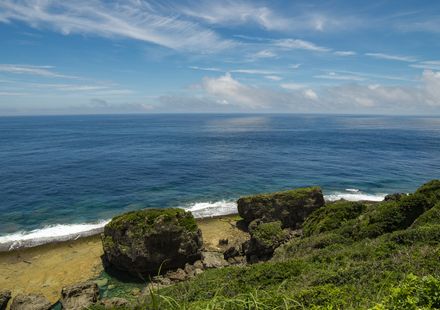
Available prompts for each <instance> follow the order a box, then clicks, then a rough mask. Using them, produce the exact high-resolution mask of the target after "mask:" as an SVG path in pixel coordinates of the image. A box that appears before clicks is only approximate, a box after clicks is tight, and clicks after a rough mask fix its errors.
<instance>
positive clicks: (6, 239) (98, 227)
mask: <svg viewBox="0 0 440 310" xmlns="http://www.w3.org/2000/svg"><path fill="white" fill-rule="evenodd" d="M385 196H386V194H385V193H375V194H371V193H365V192H362V191H361V190H358V189H345V191H335V192H330V193H328V194H327V195H324V199H325V200H326V202H333V201H337V200H339V199H345V200H348V201H371V202H378V201H382V200H383V199H384V197H385ZM182 209H184V210H186V211H190V212H191V213H193V215H194V217H196V219H197V220H203V219H210V218H218V217H224V216H230V215H236V214H238V210H237V205H236V202H235V201H232V200H220V201H214V202H199V203H194V204H192V205H191V206H189V207H185V208H182ZM218 209H220V210H218ZM213 212H218V213H217V214H215V213H214V214H213ZM210 214H212V215H210ZM109 221H110V219H105V220H99V221H96V222H92V223H78V224H54V225H50V226H46V227H43V228H40V229H35V230H32V231H24V232H23V231H21V232H20V231H19V232H16V233H11V234H7V235H4V236H0V253H3V252H10V251H15V250H19V249H23V248H32V247H36V246H40V245H44V244H50V243H59V242H67V241H73V240H78V239H81V238H85V237H90V236H94V235H99V234H100V233H102V232H103V229H104V226H105V224H107V223H108V222H109ZM66 231H68V233H66Z"/></svg>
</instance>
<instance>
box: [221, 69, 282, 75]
mask: <svg viewBox="0 0 440 310" xmlns="http://www.w3.org/2000/svg"><path fill="white" fill-rule="evenodd" d="M229 72H231V73H243V74H257V75H276V74H278V73H279V72H278V71H272V70H262V69H233V70H229Z"/></svg>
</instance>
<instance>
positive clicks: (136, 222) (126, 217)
mask: <svg viewBox="0 0 440 310" xmlns="http://www.w3.org/2000/svg"><path fill="white" fill-rule="evenodd" d="M174 221H176V224H177V225H178V226H180V227H183V228H185V229H186V230H189V231H196V230H197V223H196V221H195V219H194V217H193V216H192V214H191V213H190V212H186V211H185V210H182V209H178V208H164V209H143V210H138V211H132V212H128V213H124V214H121V215H119V216H116V217H114V218H113V219H112V220H111V222H110V223H108V224H107V226H108V228H110V229H121V228H123V227H128V226H135V227H136V228H138V229H140V230H141V232H142V233H147V232H149V231H151V230H153V229H154V225H156V224H158V223H159V224H160V223H170V222H174Z"/></svg>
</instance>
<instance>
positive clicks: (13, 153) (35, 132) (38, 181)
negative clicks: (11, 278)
mask: <svg viewBox="0 0 440 310" xmlns="http://www.w3.org/2000/svg"><path fill="white" fill-rule="evenodd" d="M0 164H1V166H0V212H1V214H2V222H1V225H0V243H1V242H7V241H11V240H18V239H20V238H23V236H27V238H29V239H32V238H42V237H43V238H44V237H48V236H61V235H63V234H69V233H70V234H76V233H78V232H80V231H84V230H87V229H92V228H97V227H101V226H102V223H98V224H97V225H96V226H85V225H82V224H84V223H96V222H97V221H100V220H106V219H109V218H111V217H112V216H113V215H115V214H118V213H121V212H124V211H128V210H133V209H139V208H144V207H160V208H165V207H172V206H179V207H186V208H189V209H191V210H193V211H194V212H195V214H196V215H197V216H209V215H213V214H222V213H228V212H232V211H233V210H234V208H235V204H234V200H235V199H236V198H237V197H239V196H241V195H246V194H252V193H257V192H269V191H276V190H282V189H288V188H292V187H299V186H307V185H314V184H317V185H320V186H322V188H323V190H324V193H325V194H326V196H327V198H329V199H336V198H339V197H346V198H348V199H353V200H355V199H362V198H370V199H381V198H382V197H383V195H384V194H386V193H391V192H396V191H413V190H414V189H415V188H416V187H417V186H419V185H420V184H422V183H423V182H425V181H427V180H430V179H433V178H439V177H440V118H438V117H387V116H327V115H203V114H193V115H123V116H122V115H117V116H50V117H43V116H39V117H5V118H0ZM73 224H81V225H77V226H75V225H73ZM32 230H35V231H33V234H32V235H29V234H28V232H29V231H32Z"/></svg>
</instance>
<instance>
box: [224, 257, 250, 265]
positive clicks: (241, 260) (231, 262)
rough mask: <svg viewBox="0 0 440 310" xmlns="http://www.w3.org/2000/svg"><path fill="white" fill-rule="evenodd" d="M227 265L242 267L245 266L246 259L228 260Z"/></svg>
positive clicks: (235, 258) (232, 258) (233, 258)
mask: <svg viewBox="0 0 440 310" xmlns="http://www.w3.org/2000/svg"><path fill="white" fill-rule="evenodd" d="M228 263H229V264H231V265H243V264H246V257H245V256H236V257H231V258H228Z"/></svg>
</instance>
